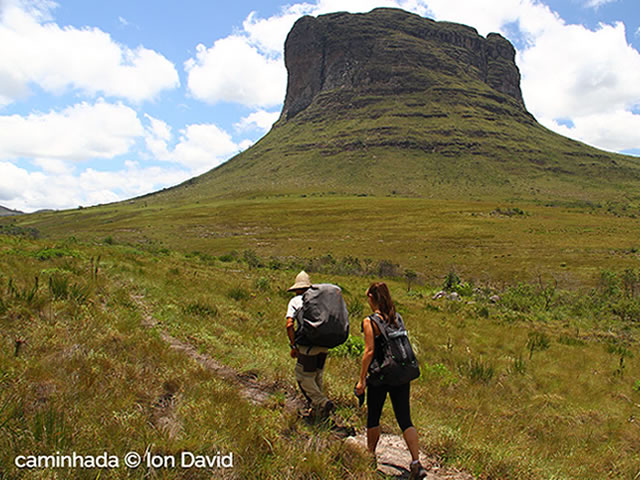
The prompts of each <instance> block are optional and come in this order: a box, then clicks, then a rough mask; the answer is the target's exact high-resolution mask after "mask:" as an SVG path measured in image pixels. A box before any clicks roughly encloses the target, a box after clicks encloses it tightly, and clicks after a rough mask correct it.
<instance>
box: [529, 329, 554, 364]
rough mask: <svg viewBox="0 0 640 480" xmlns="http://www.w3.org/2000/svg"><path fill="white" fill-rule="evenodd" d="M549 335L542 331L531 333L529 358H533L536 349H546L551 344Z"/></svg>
mask: <svg viewBox="0 0 640 480" xmlns="http://www.w3.org/2000/svg"><path fill="white" fill-rule="evenodd" d="M550 343H551V342H550V341H549V337H547V335H546V334H544V333H542V332H531V333H529V339H528V340H527V350H529V360H531V358H533V352H535V351H536V350H538V351H541V350H546V349H547V348H549V345H550Z"/></svg>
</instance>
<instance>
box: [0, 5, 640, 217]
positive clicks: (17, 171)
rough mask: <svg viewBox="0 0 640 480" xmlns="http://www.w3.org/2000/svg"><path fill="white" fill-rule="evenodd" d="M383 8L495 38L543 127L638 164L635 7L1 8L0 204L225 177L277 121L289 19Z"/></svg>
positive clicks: (105, 198) (103, 196)
mask: <svg viewBox="0 0 640 480" xmlns="http://www.w3.org/2000/svg"><path fill="white" fill-rule="evenodd" d="M380 6H387V7H399V8H403V9H405V10H408V11H412V12H415V13H417V14H419V15H422V16H425V17H429V18H433V19H435V20H447V21H453V22H458V23H464V24H467V25H471V26H473V27H475V28H476V29H477V30H478V33H480V34H481V35H483V36H486V35H487V34H488V33H490V32H499V33H501V34H502V35H504V36H505V37H507V38H508V39H509V40H510V41H511V42H512V43H513V44H514V46H515V47H516V50H517V55H516V63H517V64H518V67H519V69H520V73H521V75H522V92H523V96H524V100H525V104H526V106H527V108H528V110H529V111H530V112H531V113H533V114H534V116H535V117H536V118H537V119H538V121H539V122H540V123H542V124H543V125H545V126H546V127H548V128H550V129H552V130H554V131H556V132H558V133H560V134H562V135H566V136H568V137H571V138H574V139H577V140H580V141H582V142H585V143H587V144H589V145H593V146H596V147H598V148H602V149H604V150H608V151H614V152H622V153H628V154H632V155H640V4H639V3H638V0H483V1H478V0H340V1H337V0H308V1H307V2H304V3H285V2H281V1H273V0H263V1H256V0H235V1H232V2H221V1H219V0H183V1H180V2H178V1H176V0H172V1H169V0H153V1H151V0H136V1H131V0H109V1H104V0H58V1H53V0H0V205H3V206H5V207H8V208H13V209H18V210H21V211H24V212H33V211H37V210H40V209H66V208H76V207H78V206H90V205H96V204H103V203H109V202H113V201H118V200H123V199H126V198H131V197H135V196H138V195H142V194H145V193H149V192H152V191H156V190H159V189H161V188H164V187H167V186H171V185H175V184H178V183H180V182H182V181H184V180H186V179H188V178H191V177H193V176H196V175H199V174H202V173H204V172H206V171H208V170H210V169H211V168H214V167H216V166H218V165H220V164H221V163H223V162H225V161H226V160H228V159H229V158H231V157H233V156H234V155H235V154H237V153H239V152H241V151H243V150H245V149H246V148H248V147H250V146H251V145H252V144H253V143H255V142H256V141H257V140H258V139H260V138H261V137H262V136H263V135H264V134H265V133H266V132H268V130H269V129H270V127H271V125H272V124H273V122H274V121H276V120H277V118H278V115H279V112H280V109H281V107H282V103H283V101H284V96H285V92H286V82H287V75H286V69H285V67H284V60H283V46H284V40H285V38H286V35H287V33H288V31H289V30H290V29H291V26H292V25H293V23H294V22H295V20H296V19H297V18H299V17H301V16H303V15H314V16H315V15H319V14H323V13H328V12H334V11H350V12H353V13H356V12H367V11H370V10H371V9H373V8H375V7H380ZM639 161H640V160H639Z"/></svg>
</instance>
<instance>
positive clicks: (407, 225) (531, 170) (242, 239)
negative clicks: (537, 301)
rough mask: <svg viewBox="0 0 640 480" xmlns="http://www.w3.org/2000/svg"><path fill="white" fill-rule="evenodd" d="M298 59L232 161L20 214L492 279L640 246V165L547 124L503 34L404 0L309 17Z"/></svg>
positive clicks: (63, 224) (288, 51)
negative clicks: (263, 131) (253, 138)
mask: <svg viewBox="0 0 640 480" xmlns="http://www.w3.org/2000/svg"><path fill="white" fill-rule="evenodd" d="M285 60H286V64H287V68H288V70H289V84H288V88H287V96H286V100H285V102H284V106H283V110H282V114H281V116H280V119H279V121H278V122H277V123H276V125H275V126H274V127H273V129H272V130H271V131H270V132H269V133H268V134H267V135H266V136H265V137H264V138H262V139H261V140H260V141H259V142H258V143H257V144H256V145H254V146H253V147H251V148H250V149H248V150H247V151H245V152H243V153H242V154H240V155H238V156H236V157H235V158H233V159H231V160H230V161H228V162H227V163H225V164H223V165H222V166H220V167H218V168H216V169H214V170H211V171H210V172H208V173H206V174H204V175H202V176H200V177H197V178H193V179H191V180H189V181H187V182H185V183H183V184H182V185H179V186H176V187H173V188H170V189H166V190H163V191H161V192H157V193H154V194H150V195H146V196H144V197H139V198H136V199H132V200H128V201H124V202H120V203H117V204H109V205H103V206H97V207H92V208H84V209H76V210H68V211H65V212H48V213H46V212H45V213H39V214H35V215H26V216H20V217H13V218H12V219H11V220H9V219H7V220H5V221H4V223H9V222H14V223H12V225H15V226H16V227H17V228H23V229H31V230H28V231H29V232H32V233H33V232H34V231H37V232H39V233H40V234H41V235H42V236H43V237H44V238H46V237H54V238H60V237H68V236H69V235H73V236H74V237H75V238H77V239H80V240H92V241H99V242H102V243H107V244H109V243H114V242H115V243H121V242H130V243H134V244H144V245H155V246H157V247H158V248H164V247H168V248H176V249H180V250H181V251H184V252H193V251H197V252H206V253H207V254H211V255H226V254H229V253H230V252H233V251H236V252H243V251H245V250H247V251H253V252H256V253H257V254H259V255H262V256H264V257H266V258H271V257H273V258H274V262H276V263H277V262H280V261H289V260H290V259H291V258H292V257H296V258H320V257H322V256H325V255H332V256H333V258H334V259H335V258H341V257H342V258H344V257H347V256H352V257H358V258H360V259H373V260H375V261H380V260H389V261H391V262H392V263H397V264H400V265H401V268H411V269H414V270H416V271H417V272H419V273H421V274H424V275H425V276H428V277H431V278H442V276H444V275H445V274H446V273H447V272H448V271H449V270H450V269H452V268H457V269H458V270H459V271H461V272H462V273H464V274H467V275H469V276H473V277H474V278H477V279H482V280H483V281H485V280H487V279H491V280H493V281H497V280H505V281H513V280H514V279H527V280H528V279H531V278H535V277H536V276H537V275H538V274H539V273H542V274H554V275H555V274H556V273H557V272H558V271H561V272H562V276H563V277H564V278H565V279H566V284H567V285H574V284H583V283H587V284H593V283H594V282H596V281H597V275H598V269H599V268H611V269H618V268H624V267H625V266H626V265H628V262H629V261H633V260H634V259H635V258H636V252H637V251H638V245H637V237H638V231H639V226H638V223H637V221H636V220H635V219H636V218H637V217H638V215H640V196H638V194H637V191H638V188H637V186H638V178H639V177H638V175H639V173H640V167H639V165H638V160H637V159H635V158H632V157H625V156H622V155H615V154H610V153H605V152H602V151H599V150H596V149H594V148H590V147H588V146H586V145H584V144H581V143H578V142H575V141H573V140H569V139H567V138H564V137H562V136H560V135H556V134H554V133H552V132H550V131H549V130H547V129H545V128H543V127H542V126H540V125H539V124H538V123H537V122H536V121H535V119H534V118H533V117H532V116H531V114H530V113H528V112H527V110H526V106H525V104H524V102H523V100H522V95H521V91H520V83H519V82H520V75H519V72H518V69H517V66H516V65H515V63H514V50H513V47H512V46H511V44H510V43H509V42H508V41H507V40H506V39H504V38H503V37H501V36H499V35H497V34H491V35H488V36H487V38H484V37H482V36H480V35H478V34H477V32H476V31H475V30H474V29H473V28H471V27H467V26H464V25H457V24H452V23H446V22H434V21H432V20H428V19H425V18H422V17H419V16H417V15H413V14H409V13H406V12H403V11H400V10H394V9H376V10H374V11H372V12H370V13H368V14H358V15H352V14H347V13H337V14H329V15H322V16H319V17H317V18H313V17H303V18H301V19H300V20H298V22H296V24H295V25H294V27H293V29H292V30H291V32H290V34H289V36H288V38H287V42H286V45H285ZM34 229H36V230H34ZM26 231H27V230H25V232H26Z"/></svg>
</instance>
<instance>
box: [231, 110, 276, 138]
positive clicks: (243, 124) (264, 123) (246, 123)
mask: <svg viewBox="0 0 640 480" xmlns="http://www.w3.org/2000/svg"><path fill="white" fill-rule="evenodd" d="M279 116H280V112H267V111H266V110H262V109H260V110H258V111H256V112H253V113H250V114H249V115H247V116H246V117H243V118H242V119H240V121H239V122H238V123H235V124H234V125H233V126H234V127H235V129H236V130H238V131H239V132H245V131H248V130H259V131H261V132H263V133H266V132H268V131H269V130H270V129H271V127H272V126H273V124H274V123H275V122H276V120H278V117H279Z"/></svg>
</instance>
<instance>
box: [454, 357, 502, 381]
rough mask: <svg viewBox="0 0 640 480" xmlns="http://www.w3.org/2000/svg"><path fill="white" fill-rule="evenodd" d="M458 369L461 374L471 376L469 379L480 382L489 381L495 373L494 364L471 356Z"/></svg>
mask: <svg viewBox="0 0 640 480" xmlns="http://www.w3.org/2000/svg"><path fill="white" fill-rule="evenodd" d="M458 370H459V371H460V374H461V375H464V376H466V377H467V378H469V380H471V381H473V382H478V383H489V382H490V381H491V379H492V378H493V375H494V373H495V370H494V368H493V365H491V364H490V363H485V362H483V361H482V360H476V359H473V358H470V359H469V361H468V362H466V363H464V362H463V363H460V364H459V365H458Z"/></svg>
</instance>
